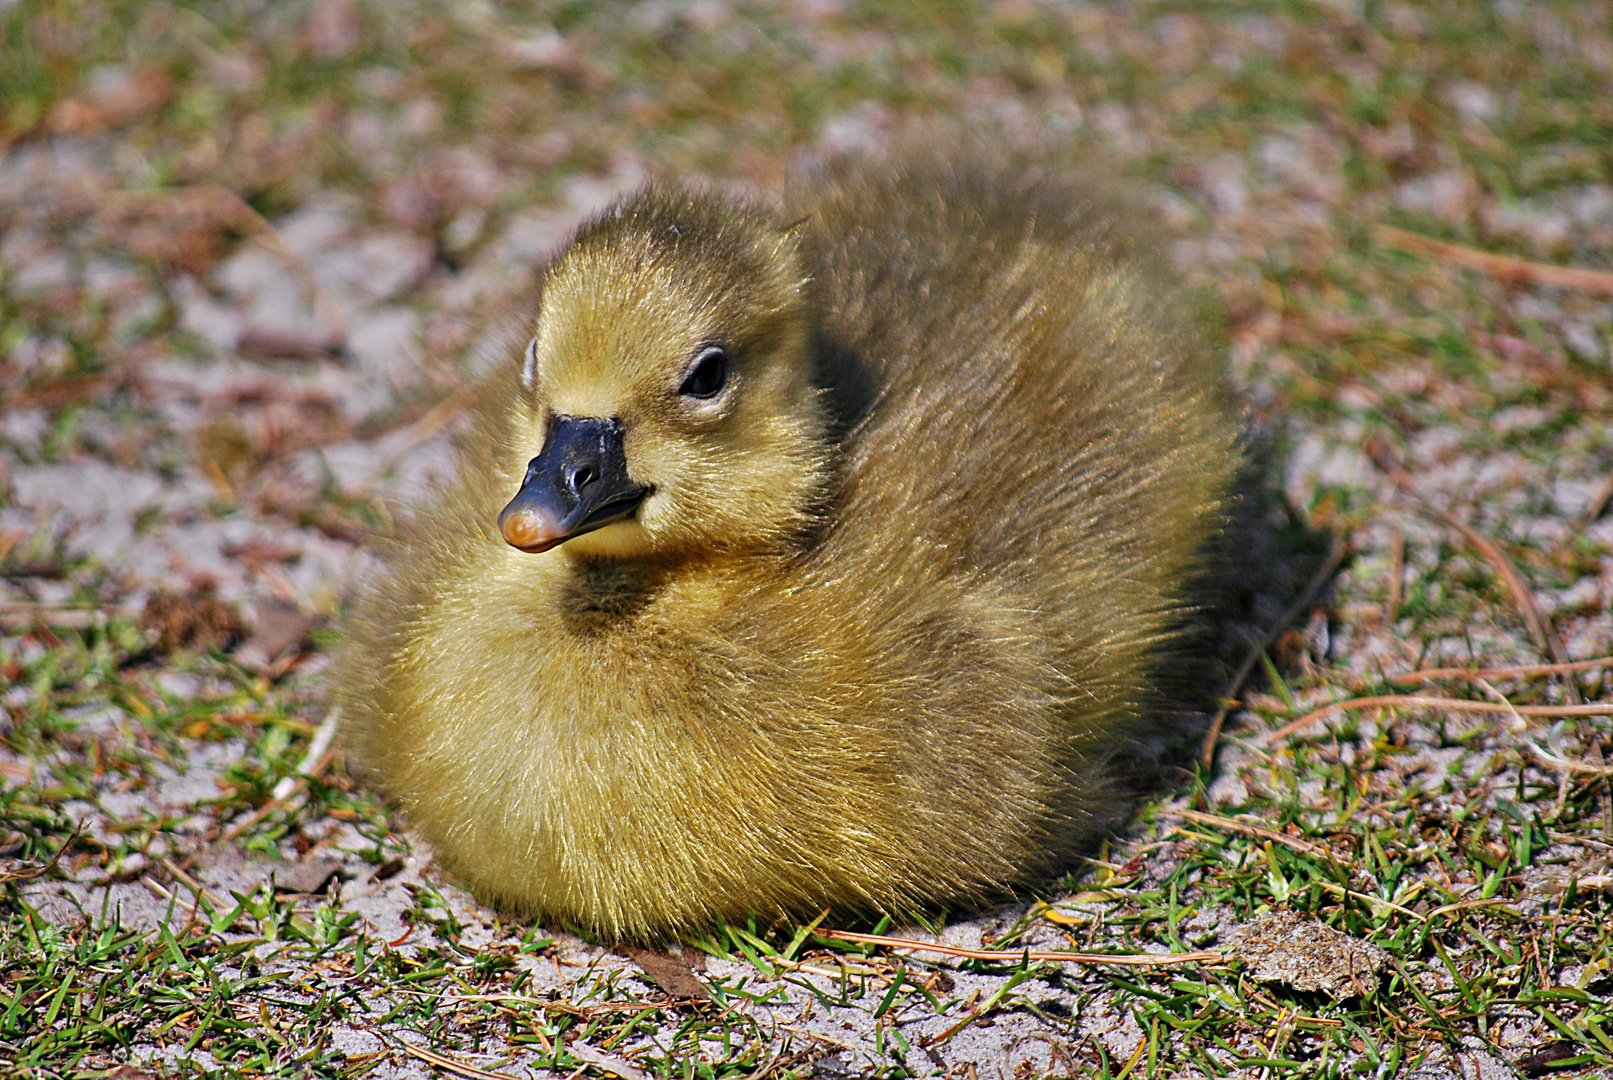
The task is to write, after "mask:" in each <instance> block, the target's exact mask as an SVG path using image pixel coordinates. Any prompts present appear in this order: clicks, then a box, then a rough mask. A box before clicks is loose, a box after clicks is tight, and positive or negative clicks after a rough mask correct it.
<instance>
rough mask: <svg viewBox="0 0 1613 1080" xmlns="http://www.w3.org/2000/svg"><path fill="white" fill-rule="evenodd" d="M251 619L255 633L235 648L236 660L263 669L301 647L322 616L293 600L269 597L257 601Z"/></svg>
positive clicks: (250, 666)
mask: <svg viewBox="0 0 1613 1080" xmlns="http://www.w3.org/2000/svg"><path fill="white" fill-rule="evenodd" d="M252 621H253V623H254V626H253V629H252V635H251V636H250V637H248V638H247V639H246V642H245V644H243V645H242V646H241V647H240V648H239V649H237V650H236V651H235V660H236V662H237V663H239V664H240V665H241V666H243V667H248V668H255V669H257V670H260V671H261V670H263V669H264V668H267V667H268V666H269V665H270V664H272V663H274V662H275V661H276V660H278V659H279V658H280V657H281V656H283V655H284V654H285V653H287V652H289V651H290V650H292V649H300V648H301V646H302V645H303V644H305V643H306V642H307V640H308V631H310V630H312V629H313V628H314V627H315V626H317V625H319V623H320V622H321V617H320V616H318V615H309V614H307V613H305V612H304V611H303V610H302V609H301V608H299V607H297V606H295V605H293V604H286V603H281V602H278V601H274V600H269V601H260V602H259V603H258V604H257V606H256V609H255V610H254V612H253V620H252Z"/></svg>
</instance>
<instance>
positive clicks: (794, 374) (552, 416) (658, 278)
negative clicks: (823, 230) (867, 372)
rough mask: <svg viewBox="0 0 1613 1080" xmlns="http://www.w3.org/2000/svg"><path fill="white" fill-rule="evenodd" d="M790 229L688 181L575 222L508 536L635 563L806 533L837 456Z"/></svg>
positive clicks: (554, 292) (540, 323) (541, 338)
mask: <svg viewBox="0 0 1613 1080" xmlns="http://www.w3.org/2000/svg"><path fill="white" fill-rule="evenodd" d="M796 240H797V237H796V234H795V232H794V231H793V230H792V229H789V228H781V227H780V226H778V225H777V224H776V223H774V222H773V221H772V220H771V219H770V218H769V216H768V215H767V214H766V213H765V212H763V211H760V210H757V209H755V208H751V207H748V206H745V205H742V204H739V203H736V202H733V201H729V200H726V199H722V198H719V197H717V196H714V195H710V194H707V193H703V192H696V191H692V190H689V189H682V188H678V189H659V188H654V187H651V188H647V189H645V190H643V191H641V192H639V193H638V194H636V195H633V196H629V197H628V198H626V199H625V200H623V201H622V202H620V203H618V204H616V205H615V206H613V207H611V208H609V209H607V210H606V211H604V212H603V213H602V214H600V215H599V216H598V217H597V218H595V219H594V220H592V221H590V222H589V223H587V224H586V225H584V226H583V227H582V229H581V230H580V232H579V233H578V235H577V237H576V239H575V240H574V241H573V243H572V245H571V247H570V248H569V249H568V250H567V251H566V252H565V253H564V254H563V255H562V257H561V258H560V259H559V260H558V261H557V262H556V263H555V265H554V266H553V268H552V269H551V270H550V271H549V272H548V275H547V277H546V278H545V280H544V285H543V298H542V301H541V304H540V307H539V312H538V319H537V328H536V335H535V336H534V338H533V340H532V343H531V345H530V346H528V349H527V354H526V358H525V368H524V372H523V379H522V383H523V387H524V392H525V393H526V394H527V395H528V397H527V399H526V400H524V401H523V403H522V405H523V413H524V416H525V422H524V424H522V425H521V431H520V435H519V437H518V439H519V441H520V443H521V445H519V446H517V447H516V450H517V452H518V453H521V454H522V455H523V456H525V457H530V458H531V461H530V464H529V466H528V469H527V473H526V479H525V481H524V482H523V484H522V487H521V489H520V492H519V493H518V494H517V495H516V497H515V499H514V500H512V501H511V503H510V505H509V506H508V507H507V508H506V509H505V511H504V513H503V514H502V515H501V517H500V525H501V528H502V531H503V534H504V538H505V539H506V540H507V541H508V542H509V543H511V544H512V545H514V546H516V547H518V548H521V549H523V550H526V551H541V550H546V549H547V548H550V547H554V546H556V545H561V544H563V545H564V550H565V551H566V552H567V553H568V554H571V555H574V556H588V557H612V558H637V557H645V556H654V555H663V554H674V553H700V552H735V551H744V550H755V549H760V548H767V547H770V546H776V545H777V544H779V543H781V542H783V541H784V540H786V539H787V538H788V537H791V536H794V535H797V534H799V533H800V532H801V530H802V528H803V527H804V526H805V525H806V523H807V521H808V520H809V518H810V516H811V513H812V508H813V506H815V505H816V504H817V503H818V501H819V498H820V492H821V489H822V486H823V483H824V476H825V473H826V469H827V463H826V461H827V454H828V451H827V449H826V436H825V420H824V416H823V410H822V407H821V405H820V403H819V400H818V391H817V390H816V389H815V388H814V386H813V384H812V379H811V372H810V362H809V356H808V349H809V346H808V338H809V325H808V318H809V315H808V310H807V308H808V304H807V296H806V291H807V282H806V279H805V275H804V274H803V271H802V268H801V265H800V260H799V257H798V254H797V243H796Z"/></svg>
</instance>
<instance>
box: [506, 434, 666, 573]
mask: <svg viewBox="0 0 1613 1080" xmlns="http://www.w3.org/2000/svg"><path fill="white" fill-rule="evenodd" d="M649 492H650V489H649V488H647V487H645V486H644V485H643V484H636V483H634V482H633V480H632V479H631V478H630V477H629V476H628V475H627V455H626V454H625V452H624V451H623V449H622V423H621V421H620V420H613V419H601V418H596V417H582V416H556V417H554V418H553V419H551V420H550V421H549V432H548V434H547V435H546V436H545V437H544V440H543V449H542V450H541V451H540V452H539V453H538V456H537V457H535V458H533V459H532V461H531V463H530V464H529V465H527V468H526V479H525V480H524V481H522V483H521V490H520V491H518V492H516V493H515V498H513V499H511V500H510V505H508V506H506V507H505V508H504V512H503V513H501V514H499V516H498V527H499V531H500V532H501V533H503V534H504V539H505V541H507V542H508V543H509V544H510V545H511V546H513V547H518V548H520V549H521V550H522V551H532V552H536V551H548V550H549V549H550V548H552V547H554V546H555V545H556V544H558V543H561V542H562V541H565V540H569V539H571V538H572V537H573V536H580V535H582V534H583V533H585V532H591V531H593V530H594V529H597V528H600V527H601V526H603V525H609V524H610V523H611V522H613V521H620V520H621V519H622V518H626V517H632V516H633V514H634V512H635V511H637V510H638V506H639V503H641V502H643V501H644V496H646V495H648V494H649Z"/></svg>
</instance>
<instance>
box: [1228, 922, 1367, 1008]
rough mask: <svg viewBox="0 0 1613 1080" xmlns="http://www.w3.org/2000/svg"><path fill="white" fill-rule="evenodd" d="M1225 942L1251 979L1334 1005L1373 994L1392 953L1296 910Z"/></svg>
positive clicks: (1256, 924) (1245, 928)
mask: <svg viewBox="0 0 1613 1080" xmlns="http://www.w3.org/2000/svg"><path fill="white" fill-rule="evenodd" d="M1226 941H1227V946H1228V948H1227V955H1228V956H1229V957H1236V958H1237V959H1239V960H1242V961H1243V963H1244V965H1245V966H1246V967H1247V968H1248V971H1249V975H1250V977H1251V978H1254V979H1258V980H1259V981H1261V982H1278V983H1284V984H1285V985H1287V986H1291V987H1293V988H1294V989H1295V990H1320V991H1321V992H1322V993H1324V994H1326V995H1327V996H1328V997H1330V998H1333V999H1334V1000H1335V1001H1342V1000H1344V999H1345V998H1351V997H1365V996H1366V995H1368V994H1370V993H1372V992H1373V991H1374V990H1375V989H1377V986H1378V972H1379V970H1380V969H1381V968H1382V967H1383V966H1384V965H1385V964H1386V963H1388V962H1389V954H1388V953H1387V952H1385V951H1384V950H1382V949H1380V948H1378V946H1376V945H1374V944H1372V943H1371V942H1368V941H1362V940H1361V939H1359V938H1354V937H1351V936H1350V935H1349V934H1344V933H1340V932H1339V931H1337V930H1335V929H1333V928H1332V927H1331V926H1328V925H1327V924H1326V923H1323V922H1319V921H1318V920H1316V919H1313V918H1311V917H1309V916H1307V915H1301V914H1299V913H1297V912H1293V911H1273V912H1268V913H1267V914H1264V915H1261V916H1260V917H1259V918H1257V919H1256V920H1255V921H1254V922H1253V923H1251V924H1250V925H1248V926H1243V927H1238V928H1237V929H1235V930H1233V931H1232V932H1231V933H1230V934H1227V935H1226Z"/></svg>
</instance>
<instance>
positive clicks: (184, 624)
mask: <svg viewBox="0 0 1613 1080" xmlns="http://www.w3.org/2000/svg"><path fill="white" fill-rule="evenodd" d="M216 589H217V586H216V585H215V584H213V583H211V582H201V583H199V584H197V585H196V586H194V587H192V589H191V590H190V591H189V592H188V593H177V592H170V591H169V590H167V589H158V590H157V591H155V592H153V593H152V594H151V595H150V596H149V597H147V598H146V607H145V611H144V612H143V613H142V614H141V616H140V625H141V626H143V627H144V628H146V629H147V630H155V631H156V632H157V635H158V636H157V644H156V647H157V649H158V651H160V652H172V651H174V650H175V649H198V650H201V651H204V652H206V651H211V650H214V649H225V648H228V647H229V646H230V645H232V644H234V643H235V642H237V641H239V640H241V638H243V637H245V636H246V621H245V620H244V619H242V618H241V613H240V612H239V611H237V610H236V608H235V606H234V605H232V604H226V603H225V602H224V601H222V600H220V599H218V598H217V597H216V596H215V595H214V593H215V591H216Z"/></svg>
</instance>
